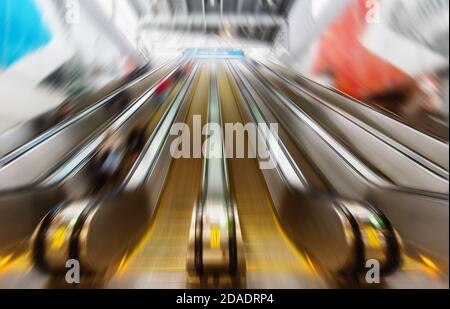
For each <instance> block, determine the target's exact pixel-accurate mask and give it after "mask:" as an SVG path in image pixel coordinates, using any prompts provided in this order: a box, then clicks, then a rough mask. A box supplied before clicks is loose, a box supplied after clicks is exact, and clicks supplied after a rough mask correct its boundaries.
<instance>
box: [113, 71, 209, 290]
mask: <svg viewBox="0 0 450 309" xmlns="http://www.w3.org/2000/svg"><path fill="white" fill-rule="evenodd" d="M209 79H210V70H209V68H208V67H207V66H206V65H202V67H201V68H200V73H199V76H198V77H197V78H196V81H195V82H194V83H193V85H192V86H191V87H192V90H193V91H194V92H193V94H192V96H191V97H190V98H188V99H187V100H188V102H186V103H185V104H187V105H188V106H189V110H188V114H187V118H186V121H185V122H186V123H187V124H188V125H189V128H190V129H191V132H192V129H193V126H194V124H193V121H194V118H193V117H194V116H195V115H197V116H198V115H200V116H201V117H202V121H203V122H204V121H205V119H206V108H207V104H206V103H207V98H208V93H209ZM202 125H203V123H202ZM201 175H202V159H201V158H179V159H175V160H173V162H172V164H171V166H170V170H169V173H168V175H167V179H166V181H165V184H164V189H163V191H162V193H161V197H160V199H159V201H158V206H157V207H158V208H157V210H156V214H155V218H154V219H153V222H152V225H151V226H150V229H149V230H148V231H147V233H146V236H145V237H144V238H143V240H142V241H141V243H140V245H138V247H137V248H136V250H135V251H134V252H133V253H131V254H130V255H129V256H127V257H126V261H125V262H124V264H123V265H122V267H121V268H120V269H119V273H118V276H117V278H115V279H113V280H112V282H111V286H114V287H115V286H120V287H136V288H141V287H159V288H169V287H170V288H184V287H185V286H186V281H187V277H186V267H185V264H186V255H187V239H188V232H189V222H190V218H191V215H192V209H193V207H194V204H195V202H196V200H197V198H198V192H199V190H200V187H201Z"/></svg>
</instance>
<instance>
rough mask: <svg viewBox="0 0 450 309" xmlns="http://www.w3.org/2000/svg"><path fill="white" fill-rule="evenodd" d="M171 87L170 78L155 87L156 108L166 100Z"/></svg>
mask: <svg viewBox="0 0 450 309" xmlns="http://www.w3.org/2000/svg"><path fill="white" fill-rule="evenodd" d="M171 85H172V80H171V79H170V78H166V79H164V80H163V81H162V82H160V83H159V84H158V86H156V90H155V102H156V104H157V105H158V106H159V105H161V104H162V103H163V102H164V101H165V100H166V99H167V96H168V94H169V89H170V87H171Z"/></svg>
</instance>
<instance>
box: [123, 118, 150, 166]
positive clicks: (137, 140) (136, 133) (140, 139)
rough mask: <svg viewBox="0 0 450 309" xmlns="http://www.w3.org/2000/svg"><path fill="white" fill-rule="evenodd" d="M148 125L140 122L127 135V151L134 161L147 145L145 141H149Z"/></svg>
mask: <svg viewBox="0 0 450 309" xmlns="http://www.w3.org/2000/svg"><path fill="white" fill-rule="evenodd" d="M146 130H147V125H146V124H142V123H138V124H137V125H135V126H134V127H133V129H131V131H130V133H129V134H128V137H127V141H126V144H127V152H128V153H129V154H130V160H131V161H132V162H134V161H135V160H136V159H137V157H138V156H139V153H140V152H141V151H142V149H143V148H144V146H145V143H146V142H147V134H146Z"/></svg>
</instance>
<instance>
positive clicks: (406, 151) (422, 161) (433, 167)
mask: <svg viewBox="0 0 450 309" xmlns="http://www.w3.org/2000/svg"><path fill="white" fill-rule="evenodd" d="M247 63H248V64H249V65H250V66H252V67H253V68H254V67H255V66H254V65H253V64H252V63H251V62H247ZM258 64H260V65H262V66H264V67H265V68H266V69H267V70H268V71H269V72H271V73H272V74H274V75H275V76H276V77H277V78H278V80H280V81H281V82H283V83H284V84H287V85H289V86H292V87H294V88H295V89H296V90H298V91H300V92H302V93H304V94H305V95H307V96H308V97H311V98H312V99H313V100H315V101H317V102H319V103H320V104H322V105H323V106H325V107H326V108H328V109H329V110H331V111H333V112H335V113H336V114H339V115H341V116H342V117H344V118H346V119H347V120H348V121H350V122H352V123H353V124H355V125H356V126H358V127H360V128H361V129H363V130H365V131H366V132H368V133H369V134H371V135H372V136H374V137H375V138H377V139H378V140H380V141H381V142H383V143H386V144H387V145H389V146H391V147H392V148H394V149H396V150H397V151H399V152H401V153H402V154H403V155H405V156H407V157H409V158H410V159H411V160H413V161H415V162H416V163H417V164H419V165H421V166H423V167H424V168H426V169H428V170H429V171H430V172H432V173H434V174H436V175H437V176H439V177H442V178H444V179H446V180H448V179H449V174H448V171H446V170H445V169H444V168H442V167H440V166H439V165H437V164H435V163H434V162H432V161H431V160H429V159H427V158H426V157H424V156H423V155H421V154H419V153H418V152H417V151H415V150H413V149H411V148H409V147H408V146H405V145H402V144H400V143H399V142H398V141H396V140H394V139H393V138H391V137H389V136H387V135H386V134H384V133H382V132H380V131H379V130H377V129H375V128H373V127H372V126H370V125H368V124H366V123H365V122H363V121H361V120H359V119H357V118H356V117H355V116H353V115H350V114H348V113H347V112H345V111H343V110H341V109H339V108H336V107H334V106H332V104H330V103H328V102H326V101H325V100H323V99H322V98H320V97H318V96H316V95H315V94H313V93H312V92H311V91H309V90H306V89H304V87H302V86H300V85H298V84H297V83H294V82H292V81H290V80H289V79H287V78H286V77H284V76H282V75H281V74H279V73H278V72H276V71H274V70H272V69H270V68H269V67H267V66H265V65H264V64H262V63H259V62H258ZM254 71H255V70H254ZM258 74H260V73H259V72H258Z"/></svg>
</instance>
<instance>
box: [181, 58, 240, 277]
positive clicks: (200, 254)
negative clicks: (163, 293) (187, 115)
mask: <svg viewBox="0 0 450 309" xmlns="http://www.w3.org/2000/svg"><path fill="white" fill-rule="evenodd" d="M211 66H212V68H211V70H212V72H211V84H210V91H209V99H208V126H209V127H208V130H207V134H208V137H207V140H206V144H205V148H204V150H205V151H204V159H203V160H204V163H203V181H202V183H203V184H202V189H201V193H200V194H201V197H200V200H199V201H198V203H197V204H196V206H195V208H194V211H193V213H192V216H193V219H192V223H191V231H190V233H189V236H190V239H189V247H188V256H187V269H188V272H190V273H191V274H192V275H199V276H203V275H205V274H216V275H217V274H224V273H225V274H230V275H232V276H235V275H236V274H239V273H245V264H244V263H245V262H244V255H243V252H242V250H240V249H242V248H241V245H238V244H242V238H241V235H240V233H238V232H239V230H240V228H239V217H238V216H237V213H236V211H235V205H234V203H233V198H232V197H231V195H230V191H229V184H228V169H227V164H226V157H225V144H224V138H223V134H222V133H221V130H222V123H223V122H222V112H221V103H220V98H219V89H218V83H217V72H216V71H217V68H216V64H215V63H212V64H211ZM217 130H219V132H217Z"/></svg>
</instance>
